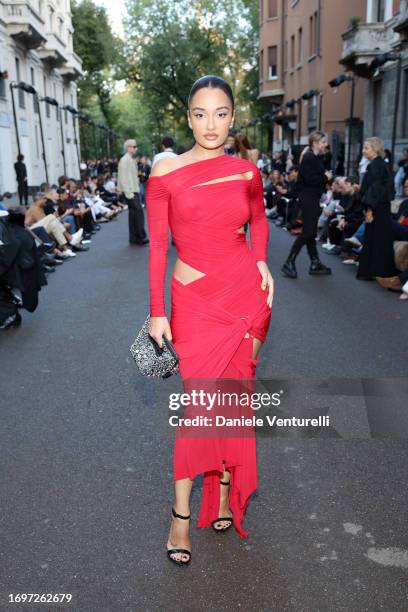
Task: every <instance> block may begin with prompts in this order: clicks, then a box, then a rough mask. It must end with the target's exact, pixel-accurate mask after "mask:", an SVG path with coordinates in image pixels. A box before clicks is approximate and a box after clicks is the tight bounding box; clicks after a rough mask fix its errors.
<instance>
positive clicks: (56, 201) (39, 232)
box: [0, 134, 408, 329]
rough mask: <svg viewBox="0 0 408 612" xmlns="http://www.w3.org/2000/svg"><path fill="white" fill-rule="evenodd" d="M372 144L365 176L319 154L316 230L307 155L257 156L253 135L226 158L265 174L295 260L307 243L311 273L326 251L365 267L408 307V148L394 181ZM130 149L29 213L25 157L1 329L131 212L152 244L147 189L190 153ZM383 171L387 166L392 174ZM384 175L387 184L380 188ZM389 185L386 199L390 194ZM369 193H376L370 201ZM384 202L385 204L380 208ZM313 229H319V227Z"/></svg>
mask: <svg viewBox="0 0 408 612" xmlns="http://www.w3.org/2000/svg"><path fill="white" fill-rule="evenodd" d="M371 140H374V141H377V142H378V143H379V144H378V149H377V151H375V152H374V156H373V158H372V159H368V158H367V157H366V156H365V155H363V157H362V159H361V162H360V164H359V174H358V176H346V175H345V174H344V163H343V160H342V159H339V160H337V162H336V167H335V171H333V158H332V155H331V152H330V150H329V147H328V146H327V144H326V147H325V149H324V150H323V149H322V151H320V152H319V151H315V153H316V154H317V157H319V164H320V165H321V172H323V173H324V175H325V179H324V187H323V188H322V189H320V191H319V208H318V215H316V214H315V216H316V219H317V227H316V231H314V228H313V227H309V226H310V216H309V214H308V213H307V212H306V208H305V206H304V205H302V198H301V197H300V196H301V193H300V192H301V190H302V184H303V186H304V179H302V163H303V172H304V171H305V170H304V168H305V161H303V162H302V158H303V159H304V160H306V162H307V160H308V159H309V162H308V163H310V162H312V163H313V159H312V160H311V159H310V156H309V157H308V156H306V157H304V152H303V154H302V155H301V156H299V155H296V153H295V152H292V151H291V150H289V151H277V152H276V153H275V154H274V155H271V153H270V152H262V153H261V154H260V153H259V151H258V150H257V149H255V148H251V146H250V143H249V140H248V138H247V136H246V135H245V134H235V135H231V136H229V137H228V139H227V142H226V143H225V150H224V151H225V154H227V155H233V156H237V157H242V158H246V159H250V160H251V161H252V162H253V163H254V164H256V166H257V167H258V168H259V170H260V171H261V174H262V181H263V186H264V204H265V215H266V216H267V217H268V219H269V220H270V221H271V223H273V224H274V225H275V226H276V227H279V228H281V229H282V230H283V231H286V232H289V233H290V234H293V235H294V236H297V240H296V241H295V243H296V245H297V246H296V245H295V244H294V245H292V250H291V253H292V252H293V249H295V251H297V252H298V251H299V250H300V248H301V246H303V244H306V246H307V249H308V252H309V255H310V257H311V268H310V273H316V274H329V273H331V269H330V268H328V267H327V266H325V265H324V264H323V263H322V262H320V259H319V257H318V254H317V250H316V243H317V244H320V246H321V248H322V251H323V252H325V253H327V254H330V255H336V256H338V257H340V258H341V260H342V261H343V263H344V264H345V265H350V266H357V267H358V271H357V278H366V279H367V280H368V279H371V278H376V280H377V281H378V282H379V283H380V284H381V285H382V286H383V287H385V288H387V289H390V290H394V291H399V292H400V293H401V298H402V299H408V272H407V270H408V149H405V150H404V151H403V153H402V155H401V158H400V159H399V161H398V170H397V172H396V173H395V176H394V177H393V178H392V171H391V166H390V154H389V152H388V153H387V151H386V150H384V149H383V147H382V144H381V141H379V139H371ZM124 148H125V155H124V156H123V157H122V158H121V160H118V159H117V158H115V157H114V158H103V159H97V160H87V161H83V162H82V163H81V180H80V181H76V180H73V179H69V178H68V177H66V176H60V177H59V179H58V181H57V184H54V185H48V184H46V183H43V184H42V185H41V187H40V191H39V192H38V193H37V194H36V196H35V197H34V198H33V202H32V204H31V205H30V206H28V202H27V199H28V191H27V172H26V168H25V165H24V157H23V156H22V155H19V158H18V159H17V162H16V164H15V171H16V176H17V179H18V186H19V189H18V194H19V197H20V204H23V203H24V204H25V205H26V206H25V207H23V206H20V207H17V208H10V207H9V208H7V207H6V206H5V205H4V204H3V203H2V202H1V199H0V329H8V328H10V327H16V326H18V325H20V324H21V316H20V314H19V312H18V308H19V307H21V306H23V307H24V308H26V309H27V310H29V311H33V310H35V308H36V306H37V304H38V292H39V291H40V290H41V287H42V286H44V285H46V284H47V280H46V275H48V274H51V273H54V272H55V271H56V269H57V267H58V266H60V265H62V264H63V263H64V262H65V261H66V260H68V259H71V258H74V257H76V255H77V253H79V252H83V251H87V250H89V248H90V244H91V241H92V236H93V235H95V234H96V233H97V232H98V231H99V230H100V229H101V225H102V224H104V223H108V222H109V221H112V220H113V219H115V218H117V215H118V214H119V213H120V212H122V211H123V210H125V209H128V208H129V242H130V243H133V242H134V243H136V244H147V243H148V242H149V239H148V238H147V236H146V233H145V229H144V217H143V212H142V209H143V208H144V207H145V204H146V199H145V196H146V182H147V180H148V178H149V175H150V172H151V169H152V167H153V166H154V164H155V163H156V162H157V161H158V160H159V159H161V158H163V157H169V156H176V155H178V154H180V153H181V152H183V151H184V150H185V148H184V147H182V146H181V145H180V146H179V147H177V148H176V147H175V143H174V140H173V139H172V138H171V137H165V138H163V141H162V150H161V151H160V152H159V153H157V154H156V155H155V156H154V157H153V159H151V158H149V157H148V156H145V155H137V144H136V141H134V140H128V141H126V143H125V147H124ZM384 167H388V174H387V172H386V171H384ZM313 172H314V170H313V167H312V166H310V167H309V168H307V169H306V175H309V179H310V177H311V175H312V174H313ZM384 172H385V174H384ZM381 173H382V175H383V179H382V183H381V181H380V183H378V180H379V178H378V177H379V175H381ZM370 175H372V180H371V183H370V181H369V180H368V177H369V176H370ZM388 176H389V177H390V180H388ZM302 180H303V183H302ZM387 181H388V183H387ZM118 183H119V185H118ZM385 183H387V184H388V187H387V189H386V191H387V190H388V192H387V193H385V191H384V189H383V188H382V187H383V186H384V184H385ZM392 183H393V189H392V190H391V188H390V185H391V184H392ZM118 187H120V189H119V188H118ZM367 190H368V191H369V192H371V193H369V194H368V196H367V193H366V192H367ZM391 191H392V192H391ZM321 192H322V193H321ZM373 192H375V193H373ZM379 192H381V193H379ZM320 194H321V195H320ZM370 197H371V200H370ZM394 197H397V198H399V199H400V201H399V204H398V208H397V209H395V210H394V212H390V220H389V219H388V216H387V212H384V211H386V208H387V202H388V203H389V202H390V201H391V200H393V199H394ZM378 198H379V199H378ZM381 198H382V199H383V200H384V201H383V202H382V201H381ZM375 199H377V200H378V201H377V204H373V201H374V200H375ZM370 202H371V203H370ZM384 215H385V217H384ZM376 217H377V223H376V224H375V223H373V222H374V221H375V219H376ZM380 221H381V222H380ZM314 224H315V221H313V222H312V224H311V225H312V226H313V225H314ZM385 227H387V228H388V236H387V237H386V236H385V231H386V230H385ZM396 242H397V243H398V245H402V246H403V248H399V249H398V248H396V249H395V254H394V249H393V250H392V253H391V250H390V244H394V245H395V243H396ZM385 243H387V244H385ZM398 245H397V246H398ZM368 251H369V252H368ZM296 254H297V253H296ZM391 258H392V261H391ZM292 259H293V257H292ZM288 260H289V263H288V261H287V262H285V264H284V266H283V268H282V270H283V272H284V274H285V275H286V276H289V277H292V278H296V277H297V272H296V269H295V267H294V259H293V261H292V262H291V260H290V256H289V258H288ZM373 262H374V263H373ZM313 265H314V268H313ZM370 266H371V267H370ZM373 266H374V267H373ZM370 270H371V272H370ZM372 270H379V272H378V273H376V272H372Z"/></svg>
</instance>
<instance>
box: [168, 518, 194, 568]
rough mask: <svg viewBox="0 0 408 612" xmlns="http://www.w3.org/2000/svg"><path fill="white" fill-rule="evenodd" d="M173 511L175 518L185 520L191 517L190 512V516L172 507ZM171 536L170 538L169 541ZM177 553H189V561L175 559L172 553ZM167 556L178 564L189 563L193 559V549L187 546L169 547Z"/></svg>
mask: <svg viewBox="0 0 408 612" xmlns="http://www.w3.org/2000/svg"><path fill="white" fill-rule="evenodd" d="M171 513H172V515H173V516H174V518H180V519H184V520H186V521H187V520H188V519H189V518H190V516H191V515H190V514H189V515H188V516H182V515H181V514H177V512H176V511H175V510H174V508H172V509H171ZM169 540H170V538H169V539H168V542H169ZM177 553H181V554H183V555H188V559H187V561H183V560H182V559H173V557H172V556H171V555H174V554H177ZM167 556H168V558H169V559H170V561H173V563H176V565H188V564H189V563H190V561H191V551H190V550H187V549H186V548H170V549H169V548H168V549H167Z"/></svg>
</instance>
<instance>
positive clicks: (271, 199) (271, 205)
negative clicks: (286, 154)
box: [264, 170, 285, 219]
mask: <svg viewBox="0 0 408 612" xmlns="http://www.w3.org/2000/svg"><path fill="white" fill-rule="evenodd" d="M278 186H279V187H285V184H284V182H283V180H282V176H281V173H280V172H279V170H272V172H271V173H270V174H269V176H268V181H267V184H266V185H265V187H264V195H265V199H266V211H265V213H266V216H267V217H269V218H270V219H276V218H277V217H278V201H279V200H280V199H281V197H282V196H281V194H280V193H279V191H278V189H277V187H278ZM282 219H283V216H282Z"/></svg>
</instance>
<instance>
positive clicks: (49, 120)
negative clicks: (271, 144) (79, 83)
mask: <svg viewBox="0 0 408 612" xmlns="http://www.w3.org/2000/svg"><path fill="white" fill-rule="evenodd" d="M72 35H73V27H72V21H71V12H70V0H0V73H3V74H4V73H5V72H7V73H8V78H1V76H0V193H2V192H4V191H11V192H13V193H14V192H16V190H17V184H16V180H15V172H14V162H15V161H16V158H17V155H18V141H17V134H16V129H15V120H14V116H13V105H12V98H11V91H10V83H18V82H25V83H27V84H29V85H32V86H33V87H34V88H35V90H36V91H37V93H38V96H39V100H40V101H39V102H38V101H37V99H36V96H34V95H32V94H30V93H26V92H24V91H23V90H21V89H19V88H13V95H14V100H15V110H16V122H17V127H18V135H19V141H20V151H21V153H22V154H23V155H24V157H25V159H24V162H25V164H26V166H27V173H28V184H29V186H32V187H33V186H35V187H38V186H39V185H40V184H41V183H42V182H44V181H45V179H46V175H45V167H44V159H43V146H42V139H41V131H40V116H39V113H41V119H42V124H43V134H44V149H45V157H46V162H47V171H48V178H49V181H50V183H55V182H56V180H57V178H58V176H60V175H61V174H64V156H63V154H62V151H64V152H65V170H66V173H67V174H68V176H70V177H78V175H79V170H78V157H77V145H76V143H75V135H74V129H73V121H72V120H73V115H72V114H71V113H70V112H68V111H66V110H65V111H63V110H60V108H59V107H56V106H52V105H51V104H48V103H46V102H45V101H42V100H41V98H43V97H44V96H48V97H50V98H54V99H55V100H57V102H58V104H59V105H60V107H63V106H65V105H70V106H72V107H74V108H77V97H76V83H75V81H76V79H78V78H79V77H80V76H81V74H82V70H81V60H80V58H79V57H78V56H77V55H76V54H75V53H74V51H73V46H72ZM61 118H62V124H61V121H60V119H61ZM61 128H62V129H61ZM77 131H78V130H77ZM78 138H79V135H78ZM62 140H63V141H64V142H63V145H64V146H62ZM78 147H79V142H78Z"/></svg>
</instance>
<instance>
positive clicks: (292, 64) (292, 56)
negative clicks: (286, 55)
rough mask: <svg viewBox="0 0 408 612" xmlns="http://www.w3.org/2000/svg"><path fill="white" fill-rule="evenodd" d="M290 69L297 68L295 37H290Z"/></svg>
mask: <svg viewBox="0 0 408 612" xmlns="http://www.w3.org/2000/svg"><path fill="white" fill-rule="evenodd" d="M290 67H291V68H292V70H293V68H294V67H295V36H294V35H293V36H291V37H290Z"/></svg>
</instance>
